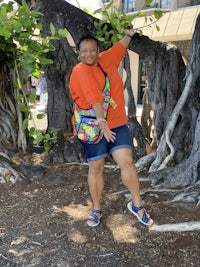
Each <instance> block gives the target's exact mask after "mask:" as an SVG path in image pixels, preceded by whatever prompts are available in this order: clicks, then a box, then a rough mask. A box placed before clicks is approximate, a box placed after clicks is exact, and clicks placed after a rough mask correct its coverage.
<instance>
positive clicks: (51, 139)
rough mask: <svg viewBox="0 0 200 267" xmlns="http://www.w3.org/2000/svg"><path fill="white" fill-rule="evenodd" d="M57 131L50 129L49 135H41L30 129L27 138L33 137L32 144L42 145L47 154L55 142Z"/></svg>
mask: <svg viewBox="0 0 200 267" xmlns="http://www.w3.org/2000/svg"><path fill="white" fill-rule="evenodd" d="M58 131H59V129H57V128H52V129H51V130H50V132H49V133H46V134H42V133H41V132H40V131H38V130H36V129H35V128H34V127H32V128H31V129H30V130H29V136H32V137H34V141H33V144H40V143H43V145H44V149H45V151H47V152H48V151H49V150H50V148H51V145H52V144H55V143H56V142H57V136H58Z"/></svg>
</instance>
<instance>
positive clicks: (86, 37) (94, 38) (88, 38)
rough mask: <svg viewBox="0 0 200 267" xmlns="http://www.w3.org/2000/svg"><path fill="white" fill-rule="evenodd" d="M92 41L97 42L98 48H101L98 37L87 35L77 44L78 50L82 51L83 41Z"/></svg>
mask: <svg viewBox="0 0 200 267" xmlns="http://www.w3.org/2000/svg"><path fill="white" fill-rule="evenodd" d="M90 40H92V41H94V42H96V44H97V47H99V46H100V45H99V40H98V39H97V38H96V37H94V36H93V35H91V34H87V35H84V36H82V37H81V38H80V39H79V41H78V43H77V49H78V50H80V44H81V43H82V42H83V41H90Z"/></svg>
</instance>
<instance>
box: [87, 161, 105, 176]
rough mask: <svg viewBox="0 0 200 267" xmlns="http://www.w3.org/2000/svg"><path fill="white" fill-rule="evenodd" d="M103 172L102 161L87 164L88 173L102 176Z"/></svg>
mask: <svg viewBox="0 0 200 267" xmlns="http://www.w3.org/2000/svg"><path fill="white" fill-rule="evenodd" d="M103 170H104V160H95V161H90V162H89V172H90V173H93V174H95V173H96V174H102V173H103Z"/></svg>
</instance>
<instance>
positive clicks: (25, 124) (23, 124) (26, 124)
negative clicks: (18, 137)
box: [22, 118, 28, 131]
mask: <svg viewBox="0 0 200 267" xmlns="http://www.w3.org/2000/svg"><path fill="white" fill-rule="evenodd" d="M26 129H28V118H26V119H24V121H23V123H22V130H23V131H25V130H26Z"/></svg>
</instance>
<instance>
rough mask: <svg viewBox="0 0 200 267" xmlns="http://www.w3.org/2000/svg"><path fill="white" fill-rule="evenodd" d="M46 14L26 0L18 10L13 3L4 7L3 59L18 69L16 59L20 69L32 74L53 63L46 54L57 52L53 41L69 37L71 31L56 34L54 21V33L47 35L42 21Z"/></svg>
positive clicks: (0, 26) (0, 9) (0, 11)
mask: <svg viewBox="0 0 200 267" xmlns="http://www.w3.org/2000/svg"><path fill="white" fill-rule="evenodd" d="M39 16H42V14H41V13H40V12H39V11H37V10H33V9H30V8H29V6H28V5H27V3H26V1H25V0H22V5H19V6H18V7H17V9H16V8H15V9H14V6H13V4H12V3H11V2H9V3H8V4H2V5H1V6H0V60H1V61H4V62H5V63H6V64H7V65H8V67H9V68H14V66H15V64H14V61H15V60H16V62H17V67H18V68H19V69H20V70H23V69H24V68H26V69H27V71H28V72H29V73H33V72H34V71H35V70H39V69H41V68H43V66H45V65H48V64H51V63H52V61H51V60H50V59H48V58H47V56H46V54H47V53H48V52H50V51H54V50H55V48H54V46H53V45H52V44H51V41H52V40H57V39H59V37H60V36H62V37H66V35H67V31H66V30H60V31H59V32H58V35H56V30H55V28H54V26H53V24H52V23H51V24H50V31H51V36H47V37H45V38H43V37H42V36H41V31H42V30H43V28H42V25H41V23H39Z"/></svg>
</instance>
